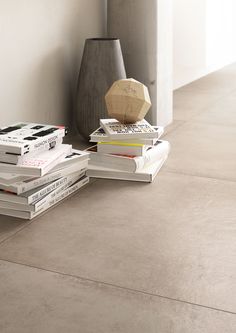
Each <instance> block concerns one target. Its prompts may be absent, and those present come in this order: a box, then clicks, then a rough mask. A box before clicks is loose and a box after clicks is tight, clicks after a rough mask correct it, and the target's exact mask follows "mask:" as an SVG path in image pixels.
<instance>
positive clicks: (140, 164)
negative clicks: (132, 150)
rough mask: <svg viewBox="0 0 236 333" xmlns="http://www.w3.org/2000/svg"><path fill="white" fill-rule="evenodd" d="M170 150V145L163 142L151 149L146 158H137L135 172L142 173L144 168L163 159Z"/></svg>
mask: <svg viewBox="0 0 236 333" xmlns="http://www.w3.org/2000/svg"><path fill="white" fill-rule="evenodd" d="M169 150H170V145H169V143H168V142H167V141H162V142H161V143H160V144H159V145H158V146H156V147H153V148H151V149H149V150H148V151H147V152H146V154H145V155H144V156H140V157H135V158H134V161H135V164H136V170H135V172H138V171H141V170H142V169H143V168H144V167H147V166H148V165H150V164H152V163H154V162H156V161H158V160H161V159H163V156H165V155H166V154H168V152H169Z"/></svg>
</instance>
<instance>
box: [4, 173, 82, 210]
mask: <svg viewBox="0 0 236 333" xmlns="http://www.w3.org/2000/svg"><path fill="white" fill-rule="evenodd" d="M84 174H85V170H84V171H79V172H76V173H72V174H70V175H68V176H64V177H61V178H59V179H56V180H54V181H52V182H50V183H48V184H46V185H45V184H44V185H42V186H40V187H37V188H36V189H33V190H30V191H27V192H24V193H22V194H20V195H17V194H15V193H13V192H12V193H10V192H8V191H4V190H1V191H0V202H2V201H5V202H8V203H9V202H11V203H18V204H25V205H30V204H33V203H34V202H36V201H39V200H40V199H42V198H43V197H45V196H46V195H47V194H49V193H50V192H52V191H54V190H56V189H57V188H59V187H61V186H63V185H64V184H68V183H70V182H71V181H73V180H74V179H75V177H76V178H77V179H79V178H81V177H82V176H84Z"/></svg>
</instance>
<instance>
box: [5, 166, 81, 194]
mask: <svg viewBox="0 0 236 333" xmlns="http://www.w3.org/2000/svg"><path fill="white" fill-rule="evenodd" d="M81 166H82V165H81ZM76 171H81V177H82V175H83V174H84V172H85V168H84V166H83V168H81V167H78V166H77V165H75V166H71V167H68V168H67V169H62V170H58V171H55V172H53V173H51V174H47V175H45V176H43V177H41V178H34V179H32V180H31V181H28V182H19V183H16V184H15V185H12V186H11V187H9V190H10V191H12V192H15V193H16V194H18V195H19V194H21V193H25V192H28V191H30V190H32V189H34V188H37V187H39V186H42V185H44V184H47V183H49V182H52V181H54V180H56V179H59V178H62V177H64V176H67V175H69V174H71V173H74V172H76Z"/></svg>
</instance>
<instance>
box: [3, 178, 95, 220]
mask: <svg viewBox="0 0 236 333" xmlns="http://www.w3.org/2000/svg"><path fill="white" fill-rule="evenodd" d="M88 182H89V177H83V178H82V179H81V180H79V181H78V182H76V183H75V184H73V185H72V186H70V187H69V188H67V189H65V190H64V191H62V192H61V193H60V194H58V195H57V196H55V197H54V198H52V199H50V200H48V201H47V202H46V203H44V205H43V206H42V207H41V209H40V210H39V211H37V212H27V211H22V210H14V209H6V208H0V214H3V215H8V216H14V217H19V218H22V219H28V220H31V219H32V218H34V217H36V216H38V215H39V214H42V213H43V212H45V211H46V210H48V209H49V208H51V207H53V206H55V205H56V204H58V203H59V202H60V201H62V200H63V199H65V198H67V197H69V196H70V195H72V194H73V193H75V192H77V191H78V190H79V189H80V188H81V187H83V186H85V185H86V184H87V183H88Z"/></svg>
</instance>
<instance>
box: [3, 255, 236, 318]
mask: <svg viewBox="0 0 236 333" xmlns="http://www.w3.org/2000/svg"><path fill="white" fill-rule="evenodd" d="M0 261H3V262H8V263H11V264H15V265H19V266H23V267H28V268H32V269H36V270H40V271H44V272H48V273H53V274H58V275H62V276H67V277H70V278H74V279H77V280H81V281H84V282H86V281H87V282H91V283H94V284H101V285H103V286H106V287H111V288H114V289H120V290H125V291H128V292H132V293H136V294H142V295H146V296H152V297H156V298H161V299H165V300H169V301H173V302H178V303H182V304H188V305H192V306H196V307H200V308H203V309H208V310H212V311H217V312H223V313H227V314H231V315H236V312H233V311H228V310H224V309H219V308H214V307H210V306H207V305H203V304H198V303H192V302H188V301H184V300H181V299H177V298H172V297H168V296H163V295H160V294H154V293H151V292H148V291H144V290H139V289H133V288H129V287H125V286H119V285H116V284H113V283H109V282H104V281H99V280H94V279H89V278H86V277H81V276H78V275H74V274H67V273H63V272H59V271H56V270H50V269H45V268H41V267H37V266H33V265H29V264H24V263H20V262H16V261H11V260H7V259H2V258H0Z"/></svg>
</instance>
